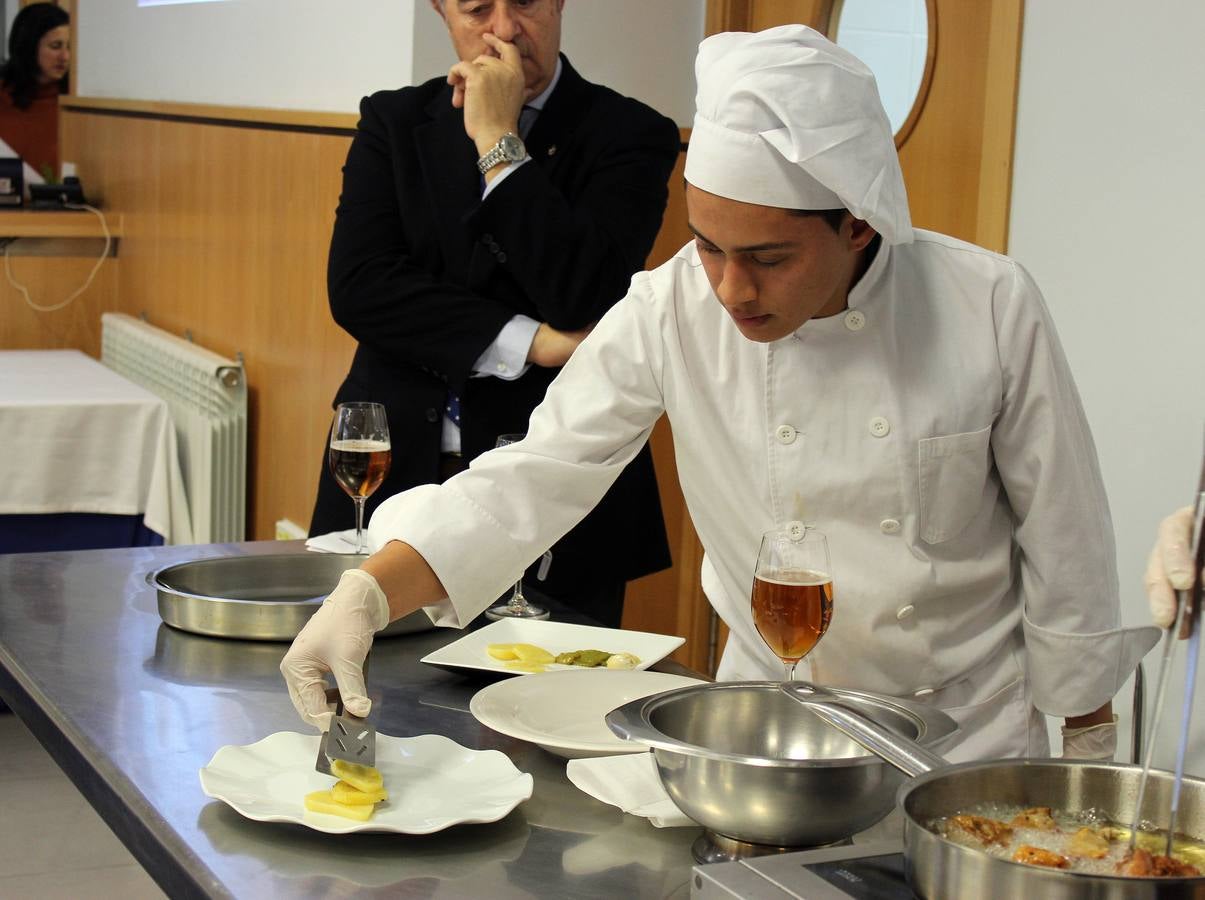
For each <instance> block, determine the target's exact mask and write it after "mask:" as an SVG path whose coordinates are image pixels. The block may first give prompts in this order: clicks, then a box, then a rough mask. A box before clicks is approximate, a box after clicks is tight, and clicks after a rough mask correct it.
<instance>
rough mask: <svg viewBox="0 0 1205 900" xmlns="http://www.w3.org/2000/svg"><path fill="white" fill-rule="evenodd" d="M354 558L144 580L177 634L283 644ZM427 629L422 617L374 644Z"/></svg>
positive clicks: (253, 561)
mask: <svg viewBox="0 0 1205 900" xmlns="http://www.w3.org/2000/svg"><path fill="white" fill-rule="evenodd" d="M366 558H367V557H365V556H363V555H359V554H355V553H312V552H309V551H305V552H302V553H276V554H271V555H265V556H220V557H213V558H209V559H196V560H193V561H191V562H186V563H177V564H175V565H172V566H165V567H164V568H162V569H158V570H157V571H155V572H152V573H151V574H150V575H148V576H147V581H148V582H149V583H150V584H151V585H153V586H154V588H155V590H156V591H157V592H158V597H159V615H160V617H161V618H162V619H163V621H164V622H166V623H167V624H168V625H171V626H172V627H173V628H179V629H181V630H182V631H191V632H193V633H195V634H205V635H210V636H212V637H228V638H243V639H247V640H256V641H291V640H293V638H295V637H297V632H299V631H301V628H302V626H303V625H305V623H306V622H307V621H309V618H310V616H312V615H313V614H314V612H315V611H317V609H318V607H319V606H320V605H321V604H322V599H323V598H324V597H325V596H326V595H327V594H329V593H330V592H331V591H332V590H333V589H334V587H335V585H336V584H338V583H339V577H340V576H341V575H342V574H343V572H344V571H345V570H347V569H350V568H353V567H355V566H358V565H359V564H360V563H361V562H363V561H364V560H365V559H366ZM431 627H433V626H432V625H431V620H430V619H429V618H428V617H427V614H426V613H424V612H423V611H422V610H419V611H417V612H414V613H411V614H410V615H408V616H404V617H403V618H401V619H398V620H397V621H396V622H392V623H391V624H390V625H389V627H388V628H386V629H384V630H383V631H381V632H380V633H379V634H378V635H377V636H378V637H391V636H393V635H398V634H409V633H411V632H415V631H426V630H427V629H429V628H431Z"/></svg>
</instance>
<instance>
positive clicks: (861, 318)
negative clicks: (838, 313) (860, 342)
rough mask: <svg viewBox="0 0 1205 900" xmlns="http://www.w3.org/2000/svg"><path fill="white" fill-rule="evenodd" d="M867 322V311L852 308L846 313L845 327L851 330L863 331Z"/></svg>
mask: <svg viewBox="0 0 1205 900" xmlns="http://www.w3.org/2000/svg"><path fill="white" fill-rule="evenodd" d="M865 324H866V313H864V312H862V311H861V310H857V309H851V310H850V311H849V312H847V313H846V314H845V327H846V328H848V329H849V330H850V331H861V330H862V326H864V325H865Z"/></svg>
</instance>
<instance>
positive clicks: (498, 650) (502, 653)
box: [485, 644, 518, 659]
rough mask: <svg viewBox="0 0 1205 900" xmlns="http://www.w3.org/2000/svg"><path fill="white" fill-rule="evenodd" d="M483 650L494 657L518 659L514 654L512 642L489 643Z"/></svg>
mask: <svg viewBox="0 0 1205 900" xmlns="http://www.w3.org/2000/svg"><path fill="white" fill-rule="evenodd" d="M485 652H486V653H488V654H489V655H490V656H492V657H493V658H494V659H518V657H517V656H515V645H514V644H490V645H489V646H488V647H486V648H485Z"/></svg>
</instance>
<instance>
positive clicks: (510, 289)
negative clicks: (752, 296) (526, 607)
mask: <svg viewBox="0 0 1205 900" xmlns="http://www.w3.org/2000/svg"><path fill="white" fill-rule="evenodd" d="M561 59H562V62H563V69H562V73H561V78H560V81H559V82H558V83H557V86H556V89H555V90H554V91H553V92H552V94H551V96H550V97H549V98H548V102H547V103H546V104H545V106H544V109H543V110H542V111H541V113H540V115H539V117H538V118H537V119H536V122H535V124H534V126H533V127H532V129H531V132H530V133H529V134H528V136H527V140H526V144H527V148H528V152H529V154H530V155H531V157H532V160H531V161H529V162H527V163H525V164H524V165H523V166H521V167H520V168H519V169H518V170H516V171H515V172H512V173H511V174H510V175H508V176H507V178H506V179H505V180H504V181H503V182H502V183H501V184H499V185H498V186H497V187H496V188H495V189H494V190H492V191H491V192H490V194H489V196H488V197H487V198H486V199H485V200H484V201H482V199H481V179H480V176H479V174H478V172H477V167H476V161H477V150H476V148H475V147H474V145H473V143H472V141H470V140H469V139H468V137H467V136H466V135H465V132H464V119H463V114H462V112H461V111H460V110H457V109H454V108H453V107H452V105H451V88H449V87H448V85H447V83H446V81H445V79H443V78H436V79H432V80H431V81H428V82H426V83H425V84H422V85H419V86H417V87H411V88H403V89H401V90H397V91H382V92H380V93H377V94H374V95H373V96H371V97H368V98H366V99H365V100H364V101H363V102H362V103H361V107H360V123H359V127H358V129H357V132H356V137H355V140H354V141H353V142H352V146H351V150H350V151H349V153H348V156H347V163H346V165H345V166H344V169H343V193H342V196H341V197H340V200H339V207H338V210H337V213H336V218H335V228H334V235H333V237H332V239H331V250H330V260H329V266H328V275H327V277H328V290H329V295H330V304H331V311H332V313H333V314H334V318H335V321H336V322H338V323H339V325H340V326H342V327H343V328H344V329H346V330H347V331H348V332H349V333H350V334H351V335H352V336H353V337H355V338H356V340H357V341H358V342H359V346H358V348H357V349H356V355H355V359H354V361H353V363H352V367H351V371H350V372H349V373H348V376H347V379H346V380H345V381H344V383H343V385H342V387H340V389H339V391H338V394H337V396H336V398H335V402H336V403H339V402H343V401H349V400H375V401H378V402H380V403H383V404H384V405H385V407H386V410H387V414H388V417H389V428H390V435H391V438H392V441H393V466H392V469H391V471H390V474H389V476H388V478H387V479H386V481H385V483H384V484H383V485H382V487H381V488H380V489H379V490H378V491H377V492H376V494H375V495H374V496H373V497H372V498H370V499H369V501H368V508H369V510H371V509H372V508H374V507H375V505H377V504H379V503H380V501H381V500H383V499H385V498H386V497H388V496H390V495H392V494H394V493H397V492H399V491H402V490H405V489H407V488H409V487H412V486H414V485H416V484H423V483H429V482H434V481H437V480H438V471H439V459H440V432H441V428H442V417H443V407H444V403H445V398H446V395H447V392H448V391H449V389H450V390H452V391H455V392H456V393H458V394H459V395H460V398H461V440H462V448H463V452H464V454H465V456H466V457H470V458H471V457H474V456H477V455H478V454H480V453H482V452H483V451H485V450H488V449H490V448H491V447H493V445H494V440H495V438H496V437H497V435H499V434H504V433H509V432H523V431H526V430H527V420H528V417H529V416H530V414H531V411H532V410H533V409H534V408H535V407H536V406H537V405H538V404H539V402H540V401H541V399H542V398H543V396H544V392H545V390H546V388H547V387H548V385H549V383H550V382H551V381H552V379H553V378H554V377H555V376H556V374H557V372H558V371H559V370H558V369H547V368H541V367H538V366H532V367H530V368H529V369H528V371H527V372H526V373H525V374H524V375H523V376H522V377H521V378H519V379H516V380H514V381H503V380H501V379H498V378H492V377H485V378H471V377H470V375H471V374H472V367H473V364H474V362H475V361H476V360H477V358H478V357H480V355H481V354H482V353H483V352H484V351H485V349H486V348H487V347H488V346H489V345H490V344H491V343H492V342H493V341H494V339H495V338H496V337H497V336H498V332H499V331H500V330H501V329H502V326H503V325H505V324H506V322H507V321H508V320H509V319H510V318H511V317H512V316H514V315H515V314H516V313H523V314H525V315H528V316H531V317H532V318H534V319H537V320H540V321H543V322H548V323H549V324H550V325H551V326H552V327H554V328H558V329H568V330H573V329H579V328H583V327H585V326H587V325H589V324H591V323H593V322H595V321H597V320H598V319H599V318H600V317H601V316H602V314H603V313H604V312H606V310H607V309H608V308H610V307H611V305H612V304H614V303H615V302H616V301H617V300H619V299H620V298H621V297H623V295H624V294H625V293H626V291H627V288H628V283H629V281H630V278H631V275H632V273H634V272H636V271H639V270H640V269H642V268H643V267H644V260H645V257H646V256H647V255H648V253H649V251H650V249H651V248H652V245H653V240H654V238H655V237H656V234H657V230H658V228H659V227H660V224H661V216H662V214H663V213H664V211H665V205H666V200H667V189H666V182H667V180H668V178H669V174H670V171H671V170H672V168H673V165H674V162H675V161H676V159H677V155H678V149H679V137H678V130H677V127H676V126H675V125H674V123H673V122H672V121H670V120H669V119H667V118H665V117H663V116H661V115H659V114H658V113H656V112H654V111H653V110H652V109H650V108H648V107H647V106H645V105H643V104H641V103H639V102H637V101H635V100H632V99H629V98H626V97H622V96H620V95H619V94H617V93H615V92H614V91H612V90H610V89H609V88H605V87H601V86H599V85H595V84H591V83H589V82H587V81H585V80H584V79H583V78H582V77H581V76H580V75H578V73H577V72H576V71H574V69H573V67H572V66H570V65H569V62H568V60H566V59H565V58H564V57H562V58H561ZM352 524H354V523H353V521H352V503H351V501H350V500H349V499H348V498H347V496H346V495H345V494H343V492H342V491H341V490H340V489H339V488H338V486H337V485H336V484H335V482H334V479H333V478H331V476H330V475H329V474H328V473H326V472H325V470H324V472H323V475H322V477H321V480H320V487H319V495H318V502H317V505H316V508H315V511H314V518H313V520H312V521H311V526H310V530H311V533H315V534H318V533H323V532H326V531H330V530H333V529H335V528H348V527H351V525H352ZM668 564H669V551H668V546H667V542H666V537H665V528H664V524H663V522H662V518H661V506H660V501H659V499H658V496H657V488H656V482H655V479H654V475H653V468H652V459H651V457H650V456H649V453H648V448H647V447H646V448H645V449H644V450H643V451H642V453H641V455H640V456H638V457H637V459H636V460H634V461H633V462H632V464H631V465H629V467H628V469H627V470H626V471H625V472H624V473H623V475H621V476H620V478H619V480H618V481H617V482H616V484H615V485H614V486H613V487H612V489H611V491H610V492H609V493H608V494H607V496H606V497H605V498H604V499H603V501H602V503H601V504H600V505H599V506H598V507H597V508H596V509H595V510H594V512H592V513H591V514H590V516H588V517H587V518H586V519H585V520H584V521H583V522H582V523H581V525H579V526H578V527H577V528H576V529H574V531H572V532H570V534H569V535H568V536H567V537H566V538H565V539H564V540H562V541H561V542H560V543H558V544H557V546H556V547H554V548H553V565H552V573H551V578H550V583H549V587H550V589H552V588H553V587H554V584H555V583H556V582H560V581H563V580H564V579H565V577H566V575H571V574H574V570H576V575H577V576H578V577H580V576H581V575H587V576H590V575H594V576H603V577H616V576H618V577H620V578H623V579H632V578H636V577H639V576H641V575H644V574H647V573H649V572H652V571H656V570H658V569H661V568H664V567H665V566H667V565H668ZM583 567H585V568H583ZM579 583H580V582H579Z"/></svg>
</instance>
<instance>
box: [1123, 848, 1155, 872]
mask: <svg viewBox="0 0 1205 900" xmlns="http://www.w3.org/2000/svg"><path fill="white" fill-rule="evenodd" d="M1154 872H1155V863H1154V861H1153V860H1152V859H1151V855H1150V853H1148V852H1147V851H1146V850H1143V849H1142V848H1141V847H1138V848H1137V849H1136V850H1134V851H1133V852H1132V853H1127V854H1126V855H1125V858H1124V859H1123V860H1122V861H1121V862H1119V863H1118V864H1117V874H1118V875H1132V876H1134V877H1135V878H1149V877H1150V876H1151V875H1152V874H1154Z"/></svg>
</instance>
